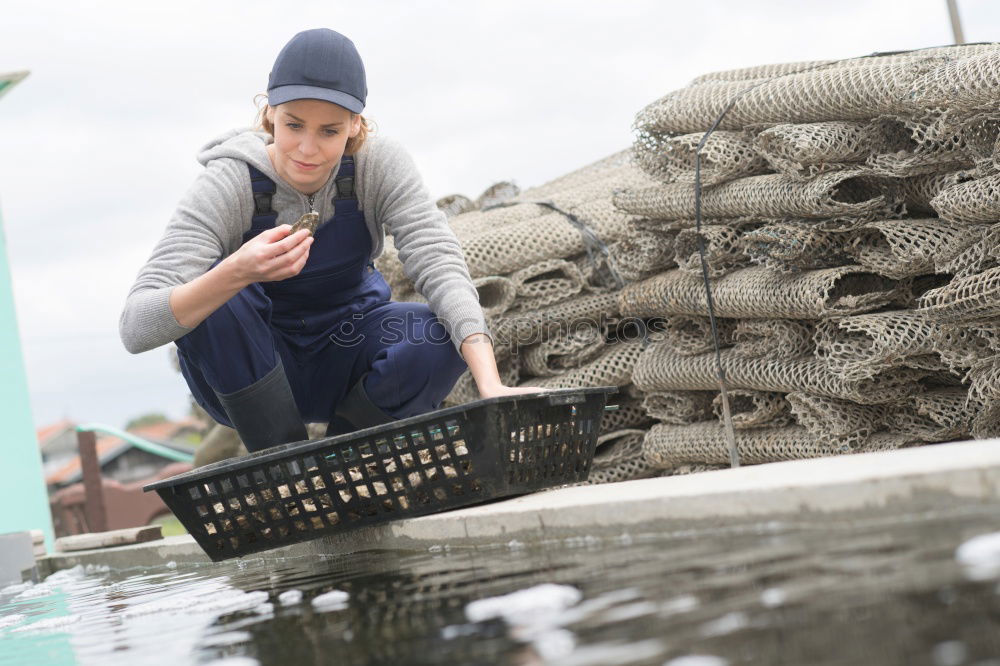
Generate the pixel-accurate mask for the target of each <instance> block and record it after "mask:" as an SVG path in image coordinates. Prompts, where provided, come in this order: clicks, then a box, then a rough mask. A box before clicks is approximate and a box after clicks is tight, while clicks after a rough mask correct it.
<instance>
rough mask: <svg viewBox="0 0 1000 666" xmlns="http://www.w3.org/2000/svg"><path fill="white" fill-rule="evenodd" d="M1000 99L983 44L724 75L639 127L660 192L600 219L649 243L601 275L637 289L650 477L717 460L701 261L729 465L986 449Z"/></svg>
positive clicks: (625, 197)
mask: <svg viewBox="0 0 1000 666" xmlns="http://www.w3.org/2000/svg"><path fill="white" fill-rule="evenodd" d="M998 99H1000V47H997V46H994V45H977V46H967V47H953V48H946V49H931V50H925V51H920V52H914V53H910V54H903V55H894V56H888V57H878V58H863V59H855V60H851V61H846V62H827V63H793V64H788V65H776V66H769V67H760V68H750V69H745V70H738V71H731V72H721V73H717V74H713V75H708V76H705V77H700V78H699V79H696V80H695V82H693V83H692V84H691V85H690V86H688V87H687V88H684V89H682V90H679V91H676V92H673V93H670V94H668V95H666V96H665V97H663V98H661V99H659V100H657V101H656V102H654V103H652V104H650V105H649V106H648V107H646V108H645V109H643V110H642V111H641V112H640V113H639V115H638V117H637V121H636V129H637V140H636V145H635V148H634V157H635V162H636V164H637V165H638V166H640V167H641V168H642V169H643V171H645V172H646V173H647V174H648V175H650V176H651V177H652V178H654V179H656V180H657V181H658V182H657V183H656V184H654V185H650V186H646V187H629V188H625V189H624V190H622V191H619V192H617V193H616V195H615V197H614V201H615V204H616V206H617V207H618V208H619V210H621V211H622V212H625V213H630V214H633V215H636V216H640V219H638V220H636V221H633V222H632V223H631V225H632V229H633V231H632V233H631V234H630V237H631V236H632V235H633V234H634V235H635V236H636V237H642V236H646V235H648V234H652V233H656V234H659V235H658V236H657V238H659V239H663V244H661V245H654V246H651V247H652V248H653V249H649V248H645V247H644V248H642V249H639V248H638V247H636V248H635V249H634V250H629V251H626V252H621V253H619V254H618V255H615V256H613V259H614V260H615V261H616V263H617V265H618V266H619V267H620V268H621V272H622V273H623V274H626V273H627V274H630V276H631V277H632V278H642V279H638V281H633V282H632V283H631V284H628V285H626V286H625V287H624V288H623V289H622V290H621V291H620V292H619V312H620V314H621V315H622V316H623V317H633V318H639V319H642V320H644V321H646V323H647V325H648V326H649V327H650V328H651V329H656V332H655V333H654V334H653V335H651V336H650V338H649V340H650V344H648V346H646V347H645V348H644V350H643V352H642V354H641V356H640V358H639V361H638V362H637V364H636V366H635V368H634V371H633V376H632V381H633V384H634V386H635V388H636V390H637V391H641V392H642V393H643V394H644V398H643V405H644V407H645V408H646V410H647V413H648V414H649V415H650V416H652V417H655V418H656V419H657V420H658V421H659V422H658V423H657V424H656V425H654V426H653V427H652V428H651V429H650V430H649V431H648V432H647V434H646V435H645V436H644V441H643V443H642V445H641V447H640V448H641V455H642V459H643V461H644V462H645V463H646V464H647V465H648V466H649V468H652V469H656V470H662V471H665V472H666V473H676V472H679V471H690V470H691V469H704V468H705V467H706V466H708V467H711V466H723V465H728V462H729V452H728V447H727V444H726V438H725V433H724V430H723V426H722V424H721V404H720V396H719V393H718V387H719V384H718V379H717V372H716V357H715V353H714V351H713V349H714V347H713V333H712V331H711V326H710V322H709V318H708V303H707V298H706V289H705V284H704V281H703V277H702V263H701V257H700V254H699V246H703V247H704V256H705V260H706V273H707V275H708V276H709V278H710V284H711V292H712V299H713V306H714V312H715V314H716V316H717V317H718V318H719V319H718V321H717V330H716V332H715V335H716V336H717V338H718V339H719V341H720V343H721V346H722V351H721V354H720V357H719V361H720V362H721V365H722V368H723V369H724V372H725V375H726V378H727V382H726V383H727V386H728V387H729V398H730V402H731V408H732V413H733V424H734V427H735V430H736V442H737V447H738V449H739V452H740V456H741V459H742V462H743V463H745V464H754V463H762V462H771V461H778V460H788V459H795V458H805V457H815V456H824V455H832V454H837V453H848V452H858V451H872V450H886V449H893V448H898V447H901V446H910V445H916V444H922V443H929V442H941V441H948V440H954V439H961V438H965V437H968V436H970V435H972V436H976V437H986V436H992V435H996V434H998V433H1000V420H998V414H997V412H998V408H996V407H994V405H996V404H998V403H997V400H996V399H995V398H997V397H1000V395H998V394H1000V382H998V381H997V380H998V379H1000V324H998V323H997V321H998V320H997V315H998V314H1000V226H995V223H996V222H998V221H1000V161H998V159H1000V153H998V152H996V150H995V147H1000V146H998V144H997V138H998V136H1000V112H997V111H995V107H996V105H997V100H998ZM723 111H725V114H723ZM720 114H723V115H722V119H721V121H720V122H719V124H718V125H717V129H716V131H714V132H712V133H710V134H709V136H708V137H707V139H706V138H705V133H706V131H708V130H709V129H710V128H711V127H712V126H713V123H714V122H715V121H716V120H717V119H718V118H719V116H720ZM702 142H704V143H703V146H702V150H701V165H700V167H701V184H702V187H703V189H702V193H701V200H700V206H701V214H702V216H703V226H702V228H701V230H700V231H698V230H696V229H695V228H694V227H695V222H694V218H695V206H696V201H695V187H694V186H693V184H694V182H695V153H696V150H697V147H698V146H699V144H701V143H702ZM671 234H672V235H673V238H672V246H671V248H670V249H672V251H673V252H672V254H673V256H672V258H671V259H672V260H669V261H659V263H658V262H657V261H651V260H650V257H653V256H656V257H660V258H662V257H664V256H666V255H668V254H670V252H669V251H668V248H667V247H666V245H667V240H666V239H668V238H670V235H671ZM647 237H648V236H647ZM650 273H655V274H653V275H649V274H650ZM633 448H634V447H633ZM647 471H648V469H647Z"/></svg>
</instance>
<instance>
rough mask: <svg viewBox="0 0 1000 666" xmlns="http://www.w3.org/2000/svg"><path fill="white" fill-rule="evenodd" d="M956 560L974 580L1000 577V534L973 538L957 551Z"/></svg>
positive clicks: (995, 533) (981, 535)
mask: <svg viewBox="0 0 1000 666" xmlns="http://www.w3.org/2000/svg"><path fill="white" fill-rule="evenodd" d="M955 559H957V560H958V563H959V564H961V565H962V568H963V569H964V570H965V575H966V576H967V577H969V578H970V579H972V580H989V579H990V578H996V577H998V576H1000V532H992V533H990V534H980V535H979V536H975V537H972V538H971V539H969V540H968V541H966V542H965V543H963V544H962V545H960V546H959V547H958V548H957V549H956V550H955Z"/></svg>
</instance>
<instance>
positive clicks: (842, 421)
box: [786, 393, 888, 450]
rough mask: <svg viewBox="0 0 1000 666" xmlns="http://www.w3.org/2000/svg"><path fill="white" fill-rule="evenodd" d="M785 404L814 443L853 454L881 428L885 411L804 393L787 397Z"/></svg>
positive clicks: (883, 424) (880, 407)
mask: <svg viewBox="0 0 1000 666" xmlns="http://www.w3.org/2000/svg"><path fill="white" fill-rule="evenodd" d="M786 402H787V403H788V404H789V405H790V407H791V412H792V414H794V415H795V420H796V421H798V422H799V424H800V425H801V426H803V427H804V428H805V429H806V430H807V431H808V432H809V434H810V435H811V436H812V437H814V438H815V439H816V441H817V442H819V443H821V444H823V445H826V446H829V447H831V448H841V449H851V450H857V449H858V448H859V447H861V446H862V445H863V444H864V443H865V442H867V441H868V439H869V438H870V437H871V436H872V435H873V434H874V433H875V432H877V431H878V430H880V429H882V428H883V427H884V426H885V421H886V415H887V413H888V407H886V406H884V405H859V404H856V403H853V402H848V401H846V400H836V399H833V398H826V397H823V396H818V395H810V394H808V393H789V394H788V396H787V398H786Z"/></svg>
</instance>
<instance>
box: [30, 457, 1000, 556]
mask: <svg viewBox="0 0 1000 666" xmlns="http://www.w3.org/2000/svg"><path fill="white" fill-rule="evenodd" d="M998 496H1000V440H982V441H975V442H960V443H952V444H939V445H934V446H924V447H918V448H912V449H904V450H899V451H891V452H884V453H866V454H858V455H848V456H842V457H835V458H819V459H814V460H796V461H790V462H781V463H771V464H767V465H756V466H752V467H742V468H739V469H730V470H720V471H715V472H708V473H703V474H692V475H686V476H674V477H662V478H654V479H644V480H639V481H627V482H623V483H616V484H604V485H598V486H577V487H570V488H560V489H557V490H551V491H547V492H541V493H535V494H532V495H527V496H524V497H519V498H515V499H511V500H506V501H502V502H495V503H492V504H486V505H482V506H477V507H471V508H468V509H460V510H457V511H449V512H446V513H442V514H437V515H433V516H424V517H421V518H413V519H409V520H402V521H397V522H393V523H388V524H386V525H381V526H376V527H367V528H361V529H357V530H352V531H350V532H345V533H344V534H339V535H333V536H329V537H324V538H321V539H315V540H312V541H308V542H305V543H300V544H295V545H292V546H287V547H284V548H278V549H275V550H271V551H267V552H264V553H256V554H254V555H250V556H248V557H247V558H246V559H253V560H258V559H263V560H265V561H277V560H282V559H285V558H296V557H309V556H320V555H341V554H347V553H350V552H357V551H362V550H373V549H374V550H379V549H415V548H416V549H423V548H428V547H430V546H440V545H444V544H448V545H449V546H451V547H477V546H483V545H491V544H497V543H506V542H508V541H510V540H512V539H517V540H520V541H525V542H527V541H534V540H540V539H549V538H563V537H566V536H573V535H577V536H578V535H584V534H587V535H606V534H616V535H617V534H622V533H627V532H629V531H634V532H641V531H645V532H649V531H656V530H658V529H665V528H666V527H667V526H670V525H678V524H684V523H692V522H693V523H705V522H706V521H710V522H715V523H727V522H745V521H750V520H762V519H781V518H789V517H795V518H797V519H807V520H810V521H821V520H823V519H824V517H825V516H829V517H833V516H838V515H840V516H842V515H845V514H846V513H849V512H857V511H858V510H879V509H884V508H887V507H890V506H891V505H893V504H895V503H897V502H904V501H905V502H907V505H908V506H913V507H916V508H919V507H921V506H926V507H934V506H940V505H941V504H942V503H943V502H947V501H949V499H953V500H963V501H969V500H973V501H975V500H976V499H981V500H984V501H986V500H991V499H995V498H997V497H998ZM169 562H175V563H177V564H205V565H211V562H210V560H209V559H208V557H207V556H206V555H205V554H204V553H203V552H202V551H201V549H200V548H199V547H198V545H197V544H196V543H195V542H194V540H193V539H192V538H191V537H190V536H186V535H185V536H178V537H168V538H165V539H163V540H160V541H153V542H149V543H142V544H134V545H130V546H122V547H116V548H105V549H98V550H87V551H77V552H72V553H54V554H51V555H49V556H47V557H45V558H42V559H40V560H39V561H38V563H37V566H38V570H39V575H43V576H44V575H47V574H48V573H51V572H53V571H56V570H58V569H64V568H67V567H72V566H75V565H77V564H84V565H87V564H92V565H104V566H109V567H111V568H113V569H127V568H133V567H138V568H149V567H156V566H161V565H164V564H167V563H169Z"/></svg>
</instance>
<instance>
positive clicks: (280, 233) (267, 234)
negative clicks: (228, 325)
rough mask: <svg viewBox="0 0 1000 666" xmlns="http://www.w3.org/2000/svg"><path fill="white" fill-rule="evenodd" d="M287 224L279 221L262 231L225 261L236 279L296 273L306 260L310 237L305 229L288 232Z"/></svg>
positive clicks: (254, 279) (276, 277)
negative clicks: (276, 225)
mask: <svg viewBox="0 0 1000 666" xmlns="http://www.w3.org/2000/svg"><path fill="white" fill-rule="evenodd" d="M291 230H292V227H291V225H289V224H282V225H281V226H278V227H275V228H273V229H267V230H266V231H262V232H260V233H259V234H257V235H256V236H254V237H253V238H251V239H250V240H248V241H247V242H246V243H244V244H243V245H242V246H241V247H240V249H238V250H236V252H233V253H232V254H231V255H229V257H227V258H226V261H227V262H229V264H230V266H231V268H232V271H233V274H234V275H236V276H237V278H238V279H239V281H240V282H243V283H246V284H251V283H253V282H274V281H277V280H284V279H285V278H290V277H292V276H293V275H298V274H299V272H300V271H301V270H302V267H303V266H305V265H306V260H307V259H309V247H310V246H311V245H312V242H313V237H312V234H310V233H309V231H308V230H307V229H300V230H299V231H296V232H295V233H294V234H291V235H289V232H290V231H291Z"/></svg>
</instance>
